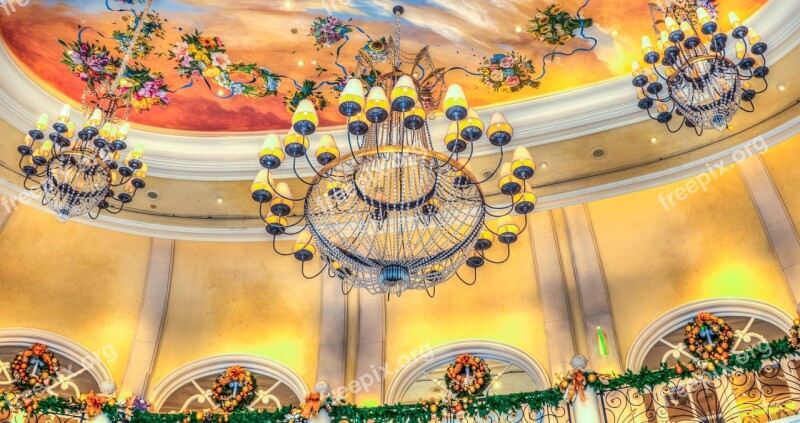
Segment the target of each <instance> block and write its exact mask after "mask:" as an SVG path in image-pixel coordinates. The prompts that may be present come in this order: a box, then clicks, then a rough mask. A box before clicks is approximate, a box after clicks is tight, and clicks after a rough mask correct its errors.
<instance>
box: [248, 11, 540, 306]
mask: <svg viewBox="0 0 800 423" xmlns="http://www.w3.org/2000/svg"><path fill="white" fill-rule="evenodd" d="M402 13H403V8H402V7H400V6H397V7H395V8H394V14H395V20H396V28H397V29H396V31H397V33H396V34H395V38H394V39H390V40H389V42H388V44H389V51H390V56H391V60H390V62H391V64H392V66H391V70H390V71H388V72H383V73H380V72H372V71H375V70H376V69H374V68H373V67H372V65H369V66H366V67H365V68H364V69H362V70H360V71H363V72H364V74H379V75H380V76H379V77H378V78H377V81H376V82H375V83H374V84H373V85H372V86H371V87H368V88H369V90H368V93H366V94H365V86H364V84H363V82H362V81H361V79H359V78H358V77H357V76H356V77H353V78H350V79H349V80H348V81H347V82H346V85H345V87H344V90H343V91H342V93H341V95H340V98H339V113H340V114H341V115H343V116H344V117H345V118H346V119H347V146H348V147H349V153H348V154H344V155H343V154H341V152H340V150H339V146H338V145H337V143H336V141H335V140H334V139H333V137H331V136H330V135H324V136H322V138H321V139H320V140H319V142H318V145H317V148H316V151H315V152H314V153H313V156H314V157H315V158H316V161H317V163H318V164H319V166H321V168H319V169H316V168H314V165H313V164H312V161H311V159H310V157H311V155H312V153H311V152H310V151H309V150H310V140H309V136H310V135H312V134H314V132H315V131H316V127H317V125H318V123H319V120H318V117H317V114H316V110H315V108H314V104H313V103H312V102H311V101H309V100H308V99H305V100H302V101H301V102H300V103H299V104H298V107H297V110H296V111H295V113H294V115H293V117H292V129H291V130H290V131H289V133H288V135H286V136H285V137H284V139H283V140H281V139H280V138H279V137H278V136H277V135H274V134H272V135H269V136H267V138H266V140H265V142H264V145H263V147H262V149H261V151H260V154H259V162H260V164H261V166H262V167H264V169H263V170H261V172H259V174H258V176H257V177H256V179H255V181H254V183H253V185H252V187H251V193H252V198H253V199H254V200H255V201H256V202H258V203H259V211H260V216H261V218H262V220H263V221H264V223H265V225H266V231H267V233H269V234H271V235H272V236H273V248H275V251H276V252H278V253H279V254H282V255H293V256H294V257H295V258H296V259H297V260H298V261H300V262H301V263H302V273H303V276H305V277H306V278H309V279H311V278H314V277H317V276H318V275H319V274H321V273H322V272H324V271H326V270H327V271H328V274H329V275H330V276H331V277H337V278H339V279H340V280H341V283H342V291H343V292H344V293H347V292H349V291H350V290H351V289H352V288H354V287H357V288H364V289H366V290H367V291H368V292H370V293H373V294H387V295H389V294H396V295H398V296H399V295H400V294H401V293H402V292H404V291H405V290H408V289H424V290H426V291H427V292H428V295H430V296H433V295H434V294H435V287H436V286H437V285H438V284H440V283H442V282H445V281H447V280H449V279H450V278H452V277H454V276H455V277H458V278H459V279H460V280H461V281H462V282H464V283H466V284H469V285H471V284H473V283H475V280H476V277H477V269H478V268H480V267H481V266H483V265H484V264H485V262H487V261H488V262H492V263H502V262H504V261H505V260H507V259H508V257H509V254H510V245H511V244H513V243H514V242H515V241H516V240H517V237H518V235H519V234H520V233H521V232H522V231H523V230H524V228H525V227H526V226H527V217H526V218H525V224H524V225H522V226H520V225H519V224H518V223H517V222H516V221H515V220H514V218H513V217H512V216H511V213H512V212H517V213H519V214H522V215H526V214H527V213H530V212H532V211H533V209H534V206H535V203H536V197H535V196H534V195H533V193H532V192H531V189H530V187H529V186H528V184H527V182H526V180H528V179H529V178H531V177H532V176H533V174H534V171H535V167H536V165H535V164H534V162H533V160H532V159H531V157H530V154H529V153H528V151H527V149H526V148H524V147H519V148H517V149H516V150H515V152H514V159H513V162H509V163H505V164H503V154H504V153H503V148H504V146H506V145H508V143H509V142H510V141H511V137H512V134H513V129H512V127H511V125H509V123H508V122H507V121H506V119H505V118H504V117H503V115H501V114H499V113H495V114H494V116H492V119H491V122H490V123H489V125H488V127H484V123H483V122H482V121H481V120H480V119H479V117H478V114H477V113H476V112H475V110H473V109H470V108H469V106H468V103H467V99H466V97H465V95H464V91H463V90H462V88H461V87H460V86H458V85H456V84H453V85H450V86H449V87H447V88H446V94H445V95H444V104H443V107H442V109H443V111H444V115H445V116H446V118H447V119H448V120H450V126H449V130H448V132H447V135H446V136H445V137H444V140H443V141H444V145H445V147H446V149H447V151H448V152H449V154H443V153H440V152H437V151H435V150H434V149H433V145H432V144H433V143H432V138H431V134H430V131H429V128H428V121H429V120H430V119H432V118H434V115H433V111H434V110H435V109H436V108H437V107H438V103H439V102H438V99H439V98H441V94H442V93H443V92H444V91H445V90H444V81H443V76H444V73H445V72H443V70H442V69H437V68H435V67H433V65H432V60H431V58H430V56H429V55H428V49H427V47H425V48H423V49H422V50H421V51H420V52H419V53H417V54H411V55H409V54H406V53H402V52H401V51H400V45H399V39H400V34H399V26H400V24H399V22H400V15H401V14H402ZM404 57H407V58H409V60H408V61H405V60H404V59H403V58H404ZM425 66H427V67H425ZM423 68H424V69H423ZM356 75H358V73H356ZM421 75H426V76H421ZM437 91H438V93H439V95H436V92H437ZM387 93H388V95H387ZM484 132H485V133H486V135H487V138H488V141H489V143H490V144H491V145H493V146H495V147H497V151H498V152H499V153H500V159H499V161H498V163H497V166H496V167H495V169H494V171H493V172H491V175H489V176H488V177H487V178H486V179H485V180H479V179H478V178H476V177H475V175H474V174H473V172H472V171H471V169H470V159H471V158H472V151H473V143H474V142H477V141H478V140H479V139H480V138H481V137H482V136H483V134H484ZM287 156H288V157H289V158H290V160H291V162H292V163H291V167H292V169H293V170H294V174H295V176H296V179H297V180H298V181H299V183H300V184H303V185H305V186H306V187H307V191H306V193H305V195H304V196H302V197H297V198H296V197H294V196H293V194H292V192H291V190H290V188H289V185H288V184H287V183H286V182H278V183H277V184H276V183H275V181H274V180H273V175H272V173H271V172H272V171H273V170H274V169H277V168H278V167H280V166H281V165H282V164H283V163H284V162H285V161H286V158H287ZM298 160H299V161H305V162H307V163H308V165H309V166H311V167H312V169H313V171H314V174H313V177H312V178H311V179H310V180H306V179H304V178H302V177H301V176H300V175H298V174H297V161H298ZM498 170H499V171H500V182H499V185H498V187H499V189H500V191H501V192H502V193H503V194H505V195H507V196H509V197H510V198H511V200H512V201H511V204H510V205H508V206H505V207H495V206H491V205H489V204H487V202H486V196H485V194H484V192H483V190H482V188H481V184H482V183H483V182H486V181H488V180H489V179H491V178H492V177H493V176H494V175H495V174H496V173H497V172H498ZM296 202H303V208H302V214H301V215H300V216H299V217H298V218H297V220H296V221H295V222H292V223H290V222H289V218H290V215H291V214H292V210H294V209H295V203H296ZM487 217H499V218H500V220H499V224H498V225H497V226H496V227H493V228H492V227H490V226H488V225H487V224H486V219H487ZM301 225H302V226H301ZM291 228H294V229H291ZM279 235H297V240H296V242H295V244H294V248H293V249H292V251H291V252H287V253H282V252H280V251H278V249H277V247H276V245H275V243H276V239H277V236H279ZM495 241H499V243H500V244H501V245H505V247H506V248H505V249H506V252H505V258H503V259H496V260H490V259H489V258H488V257H487V251H488V250H489V248H490V247H492V245H494V244H495ZM315 256H319V257H320V258H321V260H322V263H323V266H322V269H321V270H320V271H319V273H317V274H316V275H311V276H307V275H306V273H305V263H306V262H308V261H309V260H311V259H312V258H313V257H315ZM463 265H466V266H467V267H468V268H470V269H472V270H473V275H472V277H471V278H469V277H468V278H466V279H465V278H463V277H462V276H461V275H460V274H459V272H458V270H459V268H461V267H462V266H463Z"/></svg>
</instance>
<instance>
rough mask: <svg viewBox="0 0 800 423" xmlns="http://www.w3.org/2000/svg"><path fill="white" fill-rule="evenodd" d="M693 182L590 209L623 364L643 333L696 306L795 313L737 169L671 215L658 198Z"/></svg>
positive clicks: (599, 203) (679, 204)
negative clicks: (724, 303)
mask: <svg viewBox="0 0 800 423" xmlns="http://www.w3.org/2000/svg"><path fill="white" fill-rule="evenodd" d="M687 181H688V180H687ZM687 181H682V182H678V183H674V184H670V185H665V186H662V187H657V188H653V189H649V190H645V191H640V192H637V193H633V194H628V195H624V196H620V197H615V198H611V199H607V200H602V201H597V202H593V203H590V204H589V213H590V217H591V219H592V225H593V228H594V231H595V235H596V238H597V245H598V247H599V252H600V257H601V260H602V264H603V269H604V272H605V276H606V282H607V284H608V293H609V298H610V302H611V308H612V314H613V317H614V322H615V328H616V330H617V338H618V341H619V344H620V350H621V352H622V354H623V363H624V362H625V359H626V356H627V353H628V350H629V348H630V346H631V344H632V343H633V341H634V339H635V338H636V336H637V335H638V334H639V332H640V331H641V330H643V329H644V328H645V327H646V326H647V325H648V324H650V323H651V322H652V321H653V320H655V319H656V318H658V317H659V316H660V315H662V314H664V313H666V312H668V311H669V310H671V309H673V308H676V307H679V306H681V305H683V304H686V303H689V302H691V301H696V300H700V299H705V298H712V297H721V296H722V297H724V296H732V297H747V298H753V299H759V300H764V301H767V302H770V303H773V304H776V305H778V306H779V307H782V308H784V309H786V310H787V311H791V310H794V305H793V300H792V296H791V294H790V292H789V289H788V285H787V284H786V281H785V279H784V276H783V274H782V272H781V269H780V267H779V265H778V261H777V259H776V258H775V256H774V254H773V252H772V249H771V246H770V243H769V240H768V239H767V237H766V235H765V233H764V231H763V229H762V226H761V222H760V220H759V218H758V215H757V212H756V210H755V207H754V206H753V204H752V202H751V199H750V195H749V193H748V191H747V187H746V186H745V184H744V180H743V179H742V176H741V173H740V172H739V170H738V169H736V168H732V169H731V170H730V171H728V172H727V173H724V174H722V175H721V176H719V178H718V179H717V180H712V182H711V183H710V184H709V185H707V188H708V189H707V191H706V192H703V191H702V190H701V191H699V192H696V193H694V194H691V195H688V198H686V199H685V200H684V201H676V202H675V204H676V205H675V207H672V208H671V209H669V210H666V209H665V208H664V207H663V205H662V203H661V202H660V201H659V194H663V195H664V196H666V195H667V194H668V193H672V192H675V190H676V189H679V188H681V187H686V186H687ZM665 201H666V200H665ZM668 204H669V203H668Z"/></svg>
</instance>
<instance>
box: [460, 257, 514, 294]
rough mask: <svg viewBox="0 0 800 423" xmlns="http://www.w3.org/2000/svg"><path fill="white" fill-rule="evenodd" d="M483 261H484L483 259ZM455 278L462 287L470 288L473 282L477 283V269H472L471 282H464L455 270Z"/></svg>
mask: <svg viewBox="0 0 800 423" xmlns="http://www.w3.org/2000/svg"><path fill="white" fill-rule="evenodd" d="M509 249H510V248H509ZM484 260H486V259H485V258H484ZM456 276H458V279H459V280H461V282H462V283H464V285H469V286H472V285H475V282H477V281H478V269H477V268H473V269H472V282H467V281H466V280H464V278H462V277H461V275H459V274H458V270H456Z"/></svg>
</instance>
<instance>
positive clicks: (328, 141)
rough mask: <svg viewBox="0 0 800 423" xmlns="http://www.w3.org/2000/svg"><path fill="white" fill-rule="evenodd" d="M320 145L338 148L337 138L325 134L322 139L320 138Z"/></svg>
mask: <svg viewBox="0 0 800 423" xmlns="http://www.w3.org/2000/svg"><path fill="white" fill-rule="evenodd" d="M319 147H320V148H323V147H333V148H336V140H335V139H333V136H332V135H329V134H325V135H323V136H322V139H321V140H319Z"/></svg>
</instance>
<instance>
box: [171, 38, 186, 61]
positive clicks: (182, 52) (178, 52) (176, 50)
mask: <svg viewBox="0 0 800 423" xmlns="http://www.w3.org/2000/svg"><path fill="white" fill-rule="evenodd" d="M188 52H189V43H187V42H186V41H183V42H180V43H178V44H175V46H174V47H172V54H174V55H175V56H178V57H179V58H183V56H186V53H188Z"/></svg>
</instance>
